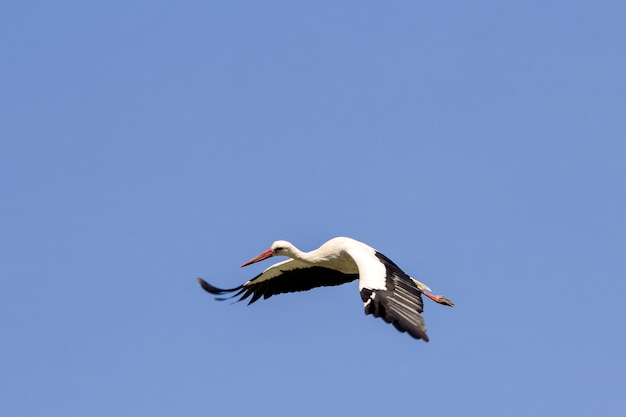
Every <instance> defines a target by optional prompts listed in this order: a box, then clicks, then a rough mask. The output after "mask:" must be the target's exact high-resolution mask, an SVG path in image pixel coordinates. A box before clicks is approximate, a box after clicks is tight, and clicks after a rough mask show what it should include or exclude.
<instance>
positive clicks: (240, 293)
mask: <svg viewBox="0 0 626 417" xmlns="http://www.w3.org/2000/svg"><path fill="white" fill-rule="evenodd" d="M358 277H359V276H358V274H344V273H342V272H339V271H336V270H334V269H329V268H324V267H321V266H311V265H309V264H306V263H304V262H302V261H298V260H294V259H288V260H286V261H283V262H279V263H277V264H274V265H272V266H270V267H269V268H267V269H266V270H265V271H263V272H262V273H260V274H259V275H257V276H256V277H254V278H253V279H251V280H250V281H247V282H246V283H244V284H242V285H240V286H238V287H235V288H230V289H222V288H217V287H214V286H213V285H211V284H209V283H208V282H206V281H205V280H203V279H202V278H198V282H199V283H200V285H201V286H202V288H204V290H205V291H207V292H209V293H211V294H215V295H220V296H224V295H226V297H218V298H217V299H218V300H225V299H229V298H235V297H239V300H237V301H242V300H245V299H247V298H249V297H252V298H250V301H249V302H248V305H249V304H252V303H254V302H255V301H257V300H258V299H259V298H261V297H263V298H270V297H271V296H272V295H276V294H284V293H290V292H298V291H308V290H310V289H313V288H316V287H329V286H334V285H341V284H345V283H348V282H351V281H354V280H355V279H357V278H358Z"/></svg>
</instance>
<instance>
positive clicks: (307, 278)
mask: <svg viewBox="0 0 626 417" xmlns="http://www.w3.org/2000/svg"><path fill="white" fill-rule="evenodd" d="M272 256H287V257H289V258H291V259H288V260H286V261H282V262H278V263H276V264H274V265H272V266H270V267H269V268H267V269H266V270H265V271H263V272H262V273H261V274H259V275H257V276H256V277H254V278H253V279H251V280H249V281H247V282H245V283H244V284H242V285H240V286H238V287H235V288H230V289H221V288H217V287H214V286H212V285H211V284H209V283H208V282H206V281H205V280H203V279H202V278H198V282H199V283H200V285H201V286H202V288H204V290H206V291H208V292H209V293H211V294H214V295H220V296H221V295H225V294H229V293H234V294H232V295H230V296H228V297H218V298H217V299H218V300H225V299H228V298H233V297H238V296H240V298H239V300H238V301H241V300H245V299H247V298H248V297H252V298H251V299H250V301H249V302H248V304H252V303H254V302H255V301H257V300H258V299H259V298H261V296H262V297H263V298H269V297H271V296H272V295H274V294H283V293H289V292H296V291H307V290H310V289H312V288H315V287H326V286H333V285H341V284H345V283H347V282H351V281H354V280H355V279H357V278H358V280H359V291H360V293H361V299H362V300H363V303H364V305H365V314H372V315H373V316H374V317H380V318H382V319H383V320H385V321H386V322H387V323H391V324H393V325H394V326H395V328H396V329H398V330H399V331H401V332H408V333H409V334H410V335H411V336H413V337H414V338H416V339H424V341H426V342H427V341H428V336H427V335H426V327H425V325H424V318H423V317H422V316H421V314H420V313H421V312H422V311H423V306H422V294H424V295H425V296H427V297H428V298H430V299H431V300H433V301H435V302H437V303H439V304H444V305H447V306H450V307H452V306H454V304H453V303H452V302H451V301H450V300H448V299H447V298H445V297H443V296H441V295H432V294H429V293H428V292H426V290H428V291H430V288H428V286H427V285H425V284H423V283H421V282H419V281H417V280H416V279H414V278H412V277H410V276H409V275H407V274H406V273H404V272H403V271H402V270H401V269H400V268H399V267H398V266H397V265H396V264H395V263H393V262H392V261H391V260H390V259H389V258H387V257H386V256H385V255H383V254H382V253H380V252H378V251H377V250H375V249H374V248H372V247H370V246H368V245H366V244H365V243H362V242H359V241H357V240H354V239H351V238H348V237H336V238H334V239H331V240H329V241H328V242H326V243H324V244H323V245H322V246H320V247H319V248H318V249H315V250H312V251H311V252H302V251H301V250H299V249H298V248H296V247H295V246H294V245H292V244H291V243H289V242H287V241H284V240H278V241H276V242H274V243H273V244H272V246H271V247H270V248H269V249H268V250H266V251H264V252H262V253H260V254H259V255H258V256H256V257H255V258H252V259H251V260H249V261H248V262H246V263H244V264H243V265H241V267H244V266H247V265H250V264H253V263H256V262H259V261H262V260H264V259H267V258H270V257H272Z"/></svg>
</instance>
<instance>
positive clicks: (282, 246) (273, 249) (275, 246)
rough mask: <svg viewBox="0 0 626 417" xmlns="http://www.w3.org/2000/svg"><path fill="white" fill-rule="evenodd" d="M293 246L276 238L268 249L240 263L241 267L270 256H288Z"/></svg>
mask: <svg viewBox="0 0 626 417" xmlns="http://www.w3.org/2000/svg"><path fill="white" fill-rule="evenodd" d="M293 247H294V246H293V245H292V244H291V243H289V242H287V241H286V240H277V241H276V242H274V243H272V246H270V248H269V249H268V250H266V251H263V252H261V253H259V254H258V255H257V256H255V257H254V258H252V259H250V260H249V261H248V262H246V263H244V264H243V265H241V267H242V268H243V267H244V266H248V265H251V264H254V263H257V262H260V261H262V260H264V259H267V258H271V257H272V256H289V255H290V254H291V253H292V250H293Z"/></svg>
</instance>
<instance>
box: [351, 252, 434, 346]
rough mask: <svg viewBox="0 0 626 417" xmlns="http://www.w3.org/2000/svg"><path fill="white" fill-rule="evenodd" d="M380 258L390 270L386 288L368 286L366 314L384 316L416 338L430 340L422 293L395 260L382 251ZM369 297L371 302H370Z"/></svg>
mask: <svg viewBox="0 0 626 417" xmlns="http://www.w3.org/2000/svg"><path fill="white" fill-rule="evenodd" d="M376 256H377V257H378V259H379V260H380V261H381V262H382V263H383V264H384V265H385V268H386V270H387V277H386V284H387V289H385V290H371V289H367V288H364V289H363V290H362V291H361V298H362V299H363V302H364V303H365V314H372V315H373V316H374V317H380V318H382V319H383V320H385V321H386V322H387V323H391V324H393V325H394V327H395V328H396V329H398V330H399V331H401V332H403V333H404V332H408V333H409V334H410V335H411V336H413V337H414V338H416V339H424V340H425V341H428V336H427V335H426V326H425V324H424V318H423V317H422V316H421V314H420V313H421V312H422V311H424V308H423V303H422V292H421V291H420V290H419V288H417V286H416V285H415V284H414V283H413V281H412V280H411V278H410V277H409V276H408V275H407V274H406V273H404V272H403V271H402V270H401V269H400V268H399V267H398V266H397V265H396V264H395V263H393V262H392V261H391V260H389V258H387V257H386V256H385V255H383V254H381V253H378V252H377V253H376ZM368 300H369V301H368Z"/></svg>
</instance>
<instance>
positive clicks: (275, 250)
mask: <svg viewBox="0 0 626 417" xmlns="http://www.w3.org/2000/svg"><path fill="white" fill-rule="evenodd" d="M283 249H284V248H276V249H274V253H278V252H280V251H282V250H283Z"/></svg>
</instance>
